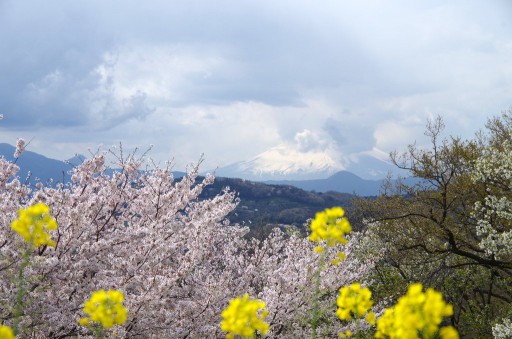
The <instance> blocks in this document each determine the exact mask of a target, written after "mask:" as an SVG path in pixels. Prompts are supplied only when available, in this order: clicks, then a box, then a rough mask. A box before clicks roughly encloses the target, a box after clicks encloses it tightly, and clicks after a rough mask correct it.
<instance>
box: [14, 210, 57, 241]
mask: <svg viewBox="0 0 512 339" xmlns="http://www.w3.org/2000/svg"><path fill="white" fill-rule="evenodd" d="M11 228H12V229H13V230H14V231H16V232H17V233H18V234H19V235H21V236H22V237H23V239H25V241H26V242H27V243H29V244H32V245H33V246H34V247H39V246H42V245H48V246H53V247H55V241H53V240H52V239H51V237H50V234H49V233H48V231H49V230H56V229H57V228H58V225H57V221H55V219H54V218H52V217H51V216H50V208H49V207H48V206H47V205H45V204H43V203H38V204H35V205H33V206H30V207H27V208H25V209H20V210H18V219H16V220H14V221H13V222H12V223H11Z"/></svg>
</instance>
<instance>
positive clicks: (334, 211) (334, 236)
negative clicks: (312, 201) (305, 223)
mask: <svg viewBox="0 0 512 339" xmlns="http://www.w3.org/2000/svg"><path fill="white" fill-rule="evenodd" d="M344 215H345V211H344V210H343V208H341V207H333V208H327V209H325V210H324V211H322V212H318V213H316V215H315V219H313V221H312V222H311V235H310V236H309V240H311V241H314V242H323V241H325V242H326V243H327V246H328V247H332V246H334V245H336V244H343V245H345V244H346V243H347V242H348V240H347V239H346V238H345V235H346V234H348V233H350V231H352V227H351V226H350V223H349V222H348V220H347V218H346V217H344ZM318 247H320V246H317V247H316V248H315V251H316V252H319V253H320V252H321V251H320V250H319V249H318Z"/></svg>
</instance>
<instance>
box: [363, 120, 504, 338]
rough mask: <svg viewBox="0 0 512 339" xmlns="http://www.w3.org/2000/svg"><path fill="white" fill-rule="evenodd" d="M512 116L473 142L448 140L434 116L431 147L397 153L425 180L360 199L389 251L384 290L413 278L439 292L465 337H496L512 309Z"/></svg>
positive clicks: (374, 234)
mask: <svg viewBox="0 0 512 339" xmlns="http://www.w3.org/2000/svg"><path fill="white" fill-rule="evenodd" d="M510 121H511V120H510V112H509V113H508V114H504V116H503V117H502V118H497V119H494V120H490V122H489V124H488V126H487V127H488V129H487V131H485V132H481V133H480V137H479V138H476V139H475V140H468V141H463V140H461V139H460V138H454V137H451V138H448V139H442V138H441V132H442V130H443V127H444V126H443V122H442V120H441V118H437V119H435V120H432V121H430V122H429V124H428V126H427V131H426V135H427V136H429V137H430V141H431V146H430V148H428V149H424V148H419V147H417V146H416V145H415V144H412V145H410V146H409V147H408V150H407V151H406V152H404V153H402V154H399V153H393V154H392V160H393V161H394V162H395V164H396V165H397V166H399V167H401V168H403V169H407V170H409V171H410V173H411V174H412V175H413V176H414V177H416V178H418V179H421V181H419V182H418V183H417V184H416V185H412V186H411V185H405V184H398V185H396V186H391V185H390V186H389V187H387V190H385V192H384V194H382V195H381V196H379V197H378V198H377V199H374V200H363V199H362V200H359V201H358V206H359V208H360V211H361V214H362V215H364V216H365V217H366V221H367V224H368V228H367V237H368V238H371V239H372V241H373V244H372V245H373V246H382V248H384V249H385V256H384V259H383V260H381V261H380V262H379V263H378V265H376V268H375V275H374V278H375V279H376V281H377V282H378V283H377V284H376V285H377V286H379V287H378V288H379V291H380V293H382V294H384V295H391V296H392V295H397V294H400V293H402V292H403V290H402V288H401V287H400V286H406V285H408V284H410V283H412V282H415V281H419V282H422V283H423V284H424V285H427V286H432V287H435V288H436V289H439V290H441V291H442V292H443V294H444V295H445V296H446V297H447V299H448V301H449V302H450V303H452V304H453V305H454V314H453V316H452V317H451V323H452V324H453V325H454V326H455V327H457V328H458V329H459V332H460V334H461V336H463V337H464V336H476V337H491V336H492V329H491V327H492V326H493V325H494V324H496V323H500V322H501V321H502V319H503V318H509V317H510V316H511V312H512V256H511V255H510V254H511V252H510V250H511V249H512V241H511V240H512V238H511V225H512V224H511V222H510V221H511V220H512V218H511V212H512V208H511V207H512V204H511V203H510V194H511V192H512V191H511V189H512V185H511V181H510V168H511V166H512V153H511V151H512V147H511V146H510V140H511V138H512V137H511V134H510V133H511V132H512V125H511V124H510ZM498 131H499V132H501V133H498ZM397 287H398V288H397Z"/></svg>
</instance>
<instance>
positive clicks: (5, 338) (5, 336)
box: [0, 325, 16, 339]
mask: <svg viewBox="0 0 512 339" xmlns="http://www.w3.org/2000/svg"><path fill="white" fill-rule="evenodd" d="M15 338H16V337H15V336H14V332H13V331H12V329H11V328H10V327H9V326H5V325H0V339H15Z"/></svg>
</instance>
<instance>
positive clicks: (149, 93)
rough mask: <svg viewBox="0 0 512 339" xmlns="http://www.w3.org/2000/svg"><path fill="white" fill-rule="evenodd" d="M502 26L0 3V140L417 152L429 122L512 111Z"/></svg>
mask: <svg viewBox="0 0 512 339" xmlns="http://www.w3.org/2000/svg"><path fill="white" fill-rule="evenodd" d="M511 17H512V2H511V1H506V0H504V1H499V0H490V1H471V0H465V1H449V2H448V1H436V0H433V1H393V0H391V1H377V0H375V1H372V0H361V1H342V0H336V1H330V0H322V1H318V0H315V1H306V0H293V1H288V0H278V1H276V0H272V1H269V0H259V1H241V0H236V1H235V0H216V1H207V0H204V1H197V0H187V1H177V0H161V1H157V0H148V1H144V2H140V1H132V0H123V1H104V0H74V1H68V0H45V1H40V0H32V1H25V0H15V1H14V0H13V1H10V0H0V46H1V53H0V75H1V76H0V93H1V94H0V113H1V114H3V116H4V119H3V120H2V121H0V142H6V143H10V144H15V143H16V140H17V138H19V137H21V138H24V139H25V140H27V141H28V140H31V143H30V145H29V150H31V151H34V152H38V153H41V154H43V155H45V156H47V157H50V158H54V159H59V160H64V159H67V158H70V157H72V156H73V155H74V154H75V153H81V154H85V155H88V154H89V151H88V150H89V149H90V150H91V151H92V152H95V151H96V150H97V149H98V147H100V145H102V146H101V147H102V149H108V148H109V147H110V146H112V145H118V144H119V142H121V143H122V144H123V148H124V149H125V150H133V149H134V148H136V147H138V148H139V149H141V150H145V149H147V148H148V147H149V146H150V145H154V146H153V149H152V150H151V152H150V153H149V155H150V156H151V157H152V158H153V159H154V160H155V161H156V162H158V163H159V162H162V163H163V162H164V161H166V160H171V159H172V161H173V162H174V163H175V168H176V169H183V168H185V166H186V165H187V164H190V163H191V162H197V161H198V160H199V159H200V157H201V154H204V163H203V165H202V166H203V168H216V167H222V166H226V165H229V164H232V163H235V162H239V161H244V160H249V159H251V158H253V157H256V156H258V155H259V154H262V153H264V154H277V156H278V157H279V154H281V155H282V154H284V153H286V154H288V155H290V154H292V155H293V157H291V158H296V159H299V158H301V157H304V159H309V158H308V156H309V157H310V158H311V159H316V158H315V157H316V156H318V155H319V154H328V155H329V157H330V159H334V160H333V161H335V162H336V163H337V164H338V165H339V166H340V167H341V168H347V167H349V165H350V163H354V162H357V161H358V159H359V158H360V157H361V156H362V155H372V156H376V157H379V158H382V159H384V158H387V154H388V153H389V152H390V151H393V150H404V149H405V148H406V146H407V145H408V144H410V143H413V142H414V141H417V142H418V143H419V144H422V143H424V142H425V138H424V136H423V131H424V129H425V125H426V121H427V119H428V118H432V117H434V116H436V115H440V116H442V117H443V119H444V121H445V124H446V134H447V135H454V136H460V137H463V138H472V137H473V136H474V134H475V132H476V131H477V130H478V129H480V128H482V127H483V126H484V125H485V122H486V120H487V119H488V118H490V117H492V116H497V115H499V114H500V113H501V112H502V111H505V110H508V109H509V108H510V107H511V106H512V20H510V18H511ZM272 150H274V151H275V150H280V151H279V152H281V153H279V152H277V153H276V152H273V153H272ZM265 152H266V153H265ZM269 152H270V153H269ZM281 158H282V159H284V157H281ZM268 160H269V161H272V159H271V158H270V159H268ZM276 160H277V159H276Z"/></svg>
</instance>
